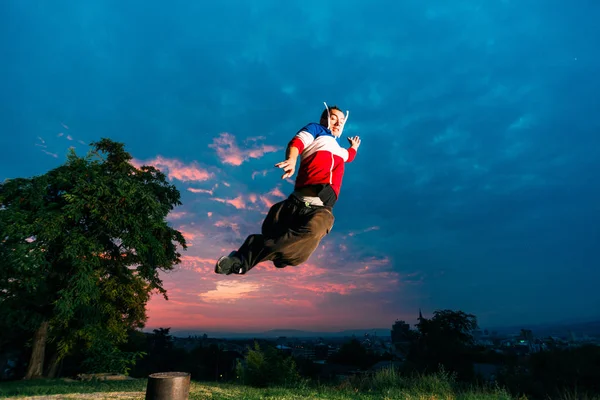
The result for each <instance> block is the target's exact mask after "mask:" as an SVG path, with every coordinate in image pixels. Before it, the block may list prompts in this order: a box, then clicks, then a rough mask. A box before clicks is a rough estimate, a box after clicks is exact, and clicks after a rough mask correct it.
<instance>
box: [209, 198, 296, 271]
mask: <svg viewBox="0 0 600 400" xmlns="http://www.w3.org/2000/svg"><path fill="white" fill-rule="evenodd" d="M289 206H290V204H287V202H286V200H284V201H280V202H279V203H276V204H273V206H271V208H270V209H269V212H268V214H267V216H266V217H265V219H264V221H263V223H262V234H255V235H250V236H248V237H247V238H246V240H245V241H244V243H243V244H242V246H241V247H240V248H239V249H238V250H237V251H233V252H231V254H229V256H224V257H221V258H220V259H219V260H218V261H217V265H216V267H215V272H216V273H218V274H227V275H229V274H232V273H235V274H245V273H246V272H248V271H249V270H250V269H252V268H254V267H255V266H256V265H257V264H259V263H261V262H263V261H268V260H271V259H272V257H273V254H272V253H270V252H269V249H267V248H265V247H264V235H265V234H267V235H270V234H274V233H276V232H279V231H283V230H284V229H285V228H284V225H285V224H286V222H288V219H289V218H286V217H285V216H286V215H287V214H289ZM286 211H287V212H286ZM282 216H284V218H283V221H281V220H280V219H281V217H282Z"/></svg>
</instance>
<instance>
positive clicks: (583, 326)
mask: <svg viewBox="0 0 600 400" xmlns="http://www.w3.org/2000/svg"><path fill="white" fill-rule="evenodd" d="M521 329H531V331H532V332H533V335H534V336H537V337H547V336H559V337H560V336H568V335H570V334H571V332H572V333H573V334H575V335H576V336H584V335H587V336H591V337H594V336H597V337H600V319H598V320H591V321H564V322H556V323H546V324H523V325H516V326H510V327H496V328H488V330H490V331H497V332H499V333H501V334H507V333H519V332H520V331H521Z"/></svg>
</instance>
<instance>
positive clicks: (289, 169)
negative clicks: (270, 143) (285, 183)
mask: <svg viewBox="0 0 600 400" xmlns="http://www.w3.org/2000/svg"><path fill="white" fill-rule="evenodd" d="M275 166H276V167H277V168H281V169H283V170H284V171H285V174H283V175H282V176H281V179H285V178H289V177H290V176H292V175H294V172H295V171H296V159H295V158H288V159H287V160H285V161H282V162H280V163H277V164H275Z"/></svg>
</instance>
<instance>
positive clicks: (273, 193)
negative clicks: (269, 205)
mask: <svg viewBox="0 0 600 400" xmlns="http://www.w3.org/2000/svg"><path fill="white" fill-rule="evenodd" d="M268 194H270V195H271V196H275V197H280V198H282V199H285V198H286V197H287V196H286V195H285V194H283V192H282V191H281V189H279V186H278V187H276V188H274V189H273V190H271V191H270V192H269V193H268Z"/></svg>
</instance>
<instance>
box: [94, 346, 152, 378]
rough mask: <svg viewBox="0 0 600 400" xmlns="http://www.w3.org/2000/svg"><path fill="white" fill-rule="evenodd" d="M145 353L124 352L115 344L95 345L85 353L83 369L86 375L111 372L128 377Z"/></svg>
mask: <svg viewBox="0 0 600 400" xmlns="http://www.w3.org/2000/svg"><path fill="white" fill-rule="evenodd" d="M145 355H146V353H145V352H124V351H122V350H120V349H119V348H118V347H117V346H115V345H114V344H113V343H110V342H107V341H101V342H99V343H94V344H93V345H92V346H90V348H89V349H88V351H86V352H85V357H86V358H85V360H84V361H83V363H82V368H83V371H82V372H85V373H100V372H109V373H116V374H123V375H128V374H129V371H130V370H131V368H132V367H133V366H134V365H135V363H136V361H137V359H138V358H142V357H144V356H145Z"/></svg>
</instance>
